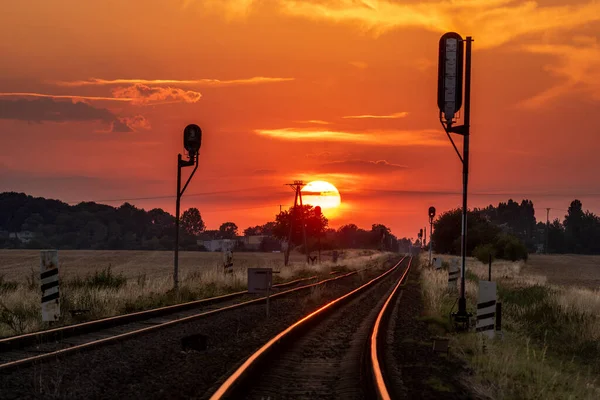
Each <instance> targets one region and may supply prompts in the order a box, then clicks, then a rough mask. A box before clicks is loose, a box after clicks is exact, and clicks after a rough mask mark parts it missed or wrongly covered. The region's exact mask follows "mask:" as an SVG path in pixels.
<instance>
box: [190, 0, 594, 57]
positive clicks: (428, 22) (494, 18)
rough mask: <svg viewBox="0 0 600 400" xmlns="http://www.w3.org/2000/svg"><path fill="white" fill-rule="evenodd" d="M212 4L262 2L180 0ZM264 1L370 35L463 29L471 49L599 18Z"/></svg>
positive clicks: (464, 1)
mask: <svg viewBox="0 0 600 400" xmlns="http://www.w3.org/2000/svg"><path fill="white" fill-rule="evenodd" d="M186 3H187V4H191V3H195V4H197V5H198V6H200V7H204V8H212V9H214V10H215V11H217V12H218V13H219V14H220V15H223V16H226V17H228V18H231V17H240V16H245V15H248V14H249V12H250V11H251V10H252V9H254V8H258V7H262V6H264V3H263V2H259V1H252V0H217V1H208V0H202V1H199V0H196V2H193V1H190V0H186ZM269 4H274V5H276V7H277V9H278V10H279V11H280V12H282V13H284V14H287V15H292V16H297V17H303V18H307V19H312V20H325V21H331V22H334V23H348V24H354V25H356V26H358V27H360V28H361V29H364V30H366V31H370V32H372V33H373V34H374V35H380V34H382V33H385V32H388V31H391V30H394V29H398V28H404V27H409V28H411V27H418V28H423V29H426V30H429V31H434V32H440V33H441V32H447V31H456V32H465V34H469V35H473V36H474V38H475V39H476V40H477V48H491V47H496V46H499V45H502V44H504V43H508V42H510V41H512V40H514V39H516V38H518V37H521V36H524V35H528V34H532V33H538V34H539V33H544V32H546V31H548V30H563V31H566V30H568V29H571V28H573V27H576V26H582V25H584V24H587V23H590V22H594V21H599V20H600V2H598V1H595V0H590V1H588V2H587V3H584V4H578V5H564V6H563V5H550V6H540V5H539V3H538V2H536V1H521V0H437V1H435V0H434V1H427V2H422V1H419V2H412V3H411V2H408V1H402V2H400V1H395V0H368V1H367V0H362V1H357V0H273V1H272V2H270V3H269Z"/></svg>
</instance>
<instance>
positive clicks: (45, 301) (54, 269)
mask: <svg viewBox="0 0 600 400" xmlns="http://www.w3.org/2000/svg"><path fill="white" fill-rule="evenodd" d="M40 257H41V262H40V285H41V290H42V321H50V322H55V321H58V319H59V318H60V294H59V291H58V251H56V250H42V252H41V255H40Z"/></svg>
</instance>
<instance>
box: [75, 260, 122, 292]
mask: <svg viewBox="0 0 600 400" xmlns="http://www.w3.org/2000/svg"><path fill="white" fill-rule="evenodd" d="M126 284H127V278H125V276H123V274H122V273H121V274H118V275H115V274H114V273H113V272H112V271H111V267H110V265H109V266H108V267H107V268H105V269H103V270H100V271H96V272H94V275H91V276H86V277H85V278H80V277H76V278H74V279H71V280H68V281H67V282H66V283H65V284H64V285H65V286H67V287H72V288H82V287H87V288H96V289H119V288H121V287H123V286H125V285H126Z"/></svg>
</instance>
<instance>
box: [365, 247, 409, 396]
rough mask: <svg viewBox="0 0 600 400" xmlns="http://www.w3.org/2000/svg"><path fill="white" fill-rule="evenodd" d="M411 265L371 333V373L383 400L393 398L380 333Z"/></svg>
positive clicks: (376, 390)
mask: <svg viewBox="0 0 600 400" xmlns="http://www.w3.org/2000/svg"><path fill="white" fill-rule="evenodd" d="M411 264H412V258H411V259H410V261H409V262H408V267H407V268H406V270H405V271H404V273H403V274H402V276H401V277H400V279H399V280H398V283H397V284H396V287H394V290H393V291H392V293H390V295H389V296H388V298H387V300H386V302H385V304H384V305H383V307H382V308H381V310H380V311H379V315H377V319H376V320H375V324H374V325H373V332H372V333H371V339H370V365H371V373H372V376H373V380H374V389H375V392H376V395H377V398H378V399H382V400H391V397H390V394H389V390H388V389H387V385H386V383H385V381H386V380H385V374H384V372H383V371H384V368H383V366H382V365H381V362H380V360H379V358H380V355H382V354H383V349H382V346H381V344H382V343H385V338H384V337H383V336H381V335H380V332H382V331H383V330H382V329H380V328H381V326H382V325H383V324H384V323H386V322H387V320H388V318H389V313H390V311H389V310H392V309H393V308H392V307H389V305H390V304H391V303H392V301H393V300H394V299H395V298H396V296H397V294H398V292H399V291H400V290H399V289H400V286H402V285H403V284H404V281H405V280H406V276H407V275H408V271H409V270H410V266H411Z"/></svg>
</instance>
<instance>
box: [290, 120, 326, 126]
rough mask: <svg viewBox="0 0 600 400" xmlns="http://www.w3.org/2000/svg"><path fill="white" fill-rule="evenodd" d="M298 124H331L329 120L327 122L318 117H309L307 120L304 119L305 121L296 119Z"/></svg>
mask: <svg viewBox="0 0 600 400" xmlns="http://www.w3.org/2000/svg"><path fill="white" fill-rule="evenodd" d="M296 122H298V123H300V124H317V125H329V124H331V122H327V121H323V120H320V119H309V120H305V121H296Z"/></svg>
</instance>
